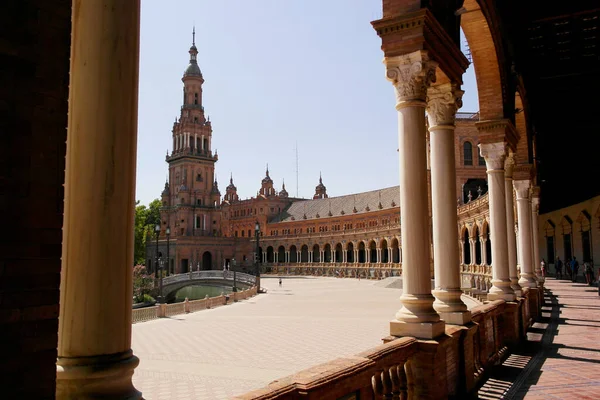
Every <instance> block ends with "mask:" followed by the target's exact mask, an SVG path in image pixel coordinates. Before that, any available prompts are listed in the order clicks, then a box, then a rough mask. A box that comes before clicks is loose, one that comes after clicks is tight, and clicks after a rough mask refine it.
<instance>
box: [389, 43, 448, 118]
mask: <svg viewBox="0 0 600 400" xmlns="http://www.w3.org/2000/svg"><path fill="white" fill-rule="evenodd" d="M383 62H384V63H385V66H386V78H387V80H389V81H390V82H392V84H393V85H394V89H396V101H397V104H396V108H399V107H402V106H403V103H406V102H410V101H422V102H425V100H426V98H427V88H428V87H429V85H430V84H431V82H435V69H436V67H437V63H436V62H435V61H433V60H430V59H429V56H428V55H427V52H426V51H422V50H419V51H415V52H413V53H410V54H405V55H401V56H396V57H386V58H385V59H384V61H383Z"/></svg>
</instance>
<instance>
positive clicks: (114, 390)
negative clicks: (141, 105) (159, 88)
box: [31, 0, 141, 399]
mask: <svg viewBox="0 0 600 400" xmlns="http://www.w3.org/2000/svg"><path fill="white" fill-rule="evenodd" d="M139 34H140V2H139V1H120V0H87V1H78V2H74V3H73V12H72V35H71V73H70V84H69V121H68V134H67V155H66V171H65V186H64V190H65V202H64V224H63V243H62V244H63V245H62V271H61V275H60V277H61V282H60V318H59V325H58V358H57V361H56V364H57V374H56V398H57V399H75V398H77V399H98V398H111V399H140V398H141V393H140V392H138V391H137V390H136V389H135V388H134V387H133V384H132V382H131V377H132V375H133V371H134V368H135V367H136V366H137V365H138V362H139V360H138V358H137V357H135V356H134V355H133V353H132V351H131V299H132V296H133V284H132V279H133V277H132V272H133V270H132V265H133V234H132V232H133V213H134V207H135V165H136V145H137V107H138V97H137V96H138V65H139V60H138V55H139ZM107 255H110V262H107ZM32 378H33V379H34V378H35V377H32ZM31 384H33V385H35V382H34V381H32V382H31Z"/></svg>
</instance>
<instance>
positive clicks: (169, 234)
mask: <svg viewBox="0 0 600 400" xmlns="http://www.w3.org/2000/svg"><path fill="white" fill-rule="evenodd" d="M165 234H166V235H167V276H169V273H170V272H171V259H170V258H169V236H171V228H170V227H169V226H167V229H166V230H165Z"/></svg>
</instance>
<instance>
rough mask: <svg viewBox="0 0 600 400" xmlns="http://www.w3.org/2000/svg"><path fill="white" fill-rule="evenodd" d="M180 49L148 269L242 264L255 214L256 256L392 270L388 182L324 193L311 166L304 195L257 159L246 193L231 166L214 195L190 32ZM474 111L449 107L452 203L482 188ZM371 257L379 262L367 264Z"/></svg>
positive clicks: (393, 214) (392, 208) (397, 248)
mask: <svg viewBox="0 0 600 400" xmlns="http://www.w3.org/2000/svg"><path fill="white" fill-rule="evenodd" d="M189 54H190V60H189V65H188V67H187V68H186V70H185V72H184V74H183V77H182V82H183V104H182V106H181V111H180V115H179V117H178V118H176V119H175V122H174V123H173V129H172V138H173V147H172V150H171V152H170V153H169V154H167V157H166V161H167V163H168V165H169V173H168V177H169V178H168V181H167V182H166V183H165V187H164V190H163V192H162V195H161V201H162V208H161V230H160V236H159V237H158V241H156V240H155V238H154V239H153V240H148V241H147V243H148V244H147V250H146V253H147V256H146V260H147V266H148V267H149V269H150V270H151V271H153V270H154V268H155V266H156V262H157V261H156V260H157V259H159V258H160V259H161V260H163V261H164V260H166V259H167V258H168V259H169V263H168V265H169V268H168V273H169V274H171V273H186V272H189V271H196V270H207V269H221V268H223V266H225V265H229V264H230V263H231V260H232V259H234V258H235V260H236V262H237V265H238V266H240V267H241V268H242V269H245V270H249V269H250V268H252V265H253V262H254V259H255V254H256V253H257V251H256V250H257V249H256V237H255V227H256V224H257V223H258V226H259V229H260V238H259V248H258V256H257V257H258V259H259V260H260V261H261V263H263V264H267V265H268V266H275V265H281V264H301V265H303V266H310V265H313V264H323V263H331V264H341V265H344V266H348V265H355V264H360V265H361V267H366V269H365V270H364V271H363V275H367V276H368V275H371V276H375V275H378V276H379V275H381V276H385V275H389V274H399V273H400V265H401V261H402V249H401V244H400V243H401V238H400V207H399V205H400V197H399V196H400V193H399V187H398V186H394V187H391V188H383V189H380V190H374V191H370V192H364V193H354V194H349V195H344V196H337V197H329V195H328V194H327V187H326V186H325V184H324V183H323V178H322V176H319V181H318V184H317V185H316V187H315V193H314V195H313V196H312V198H310V199H301V198H294V197H290V196H289V194H288V192H287V190H286V189H285V182H283V183H282V187H281V190H277V188H276V187H275V184H274V182H273V179H272V178H271V175H270V171H269V168H268V166H267V168H266V171H265V176H264V178H263V179H262V180H261V182H260V188H259V189H258V191H257V193H256V196H255V197H251V198H249V199H245V200H241V199H240V196H239V195H238V193H237V187H236V186H235V184H234V180H233V176H231V177H230V179H229V185H228V186H227V187H226V188H225V194H224V195H223V197H222V198H221V192H220V190H219V187H218V182H217V180H216V178H215V176H216V175H215V165H216V162H217V161H218V155H217V154H216V152H213V150H212V145H211V143H212V134H213V128H212V123H211V121H210V120H209V119H208V118H207V117H206V116H205V110H204V103H203V95H202V84H203V83H204V77H203V75H202V72H201V70H200V67H199V65H198V60H197V55H198V50H197V48H196V46H195V43H194V41H193V42H192V46H191V47H190V50H189ZM478 120H479V113H457V119H456V135H455V136H454V148H455V160H456V187H457V189H456V199H457V206H461V205H463V204H467V203H469V202H471V201H474V200H475V199H477V198H479V197H480V196H483V195H484V194H485V193H486V192H487V180H486V167H485V160H484V159H483V157H482V156H481V153H480V152H479V150H478V148H477V144H478V143H479V139H478V135H479V134H478V130H477V128H476V126H475V123H476V122H477V121H478ZM429 198H431V196H429ZM429 203H430V202H429ZM429 208H431V204H429ZM167 228H168V231H169V235H168V238H167ZM372 266H376V267H379V268H381V267H386V271H385V272H384V273H382V274H377V271H376V270H374V269H373V268H371V267H372ZM165 268H166V266H165ZM361 271H362V270H361ZM356 273H361V272H356ZM432 273H433V270H432Z"/></svg>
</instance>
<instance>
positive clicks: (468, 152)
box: [463, 141, 473, 165]
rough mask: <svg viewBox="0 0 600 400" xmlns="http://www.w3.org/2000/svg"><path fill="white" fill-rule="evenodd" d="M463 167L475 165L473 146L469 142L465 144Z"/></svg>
mask: <svg viewBox="0 0 600 400" xmlns="http://www.w3.org/2000/svg"><path fill="white" fill-rule="evenodd" d="M463 165H473V144H472V143H471V142H469V141H466V142H464V143H463Z"/></svg>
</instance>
